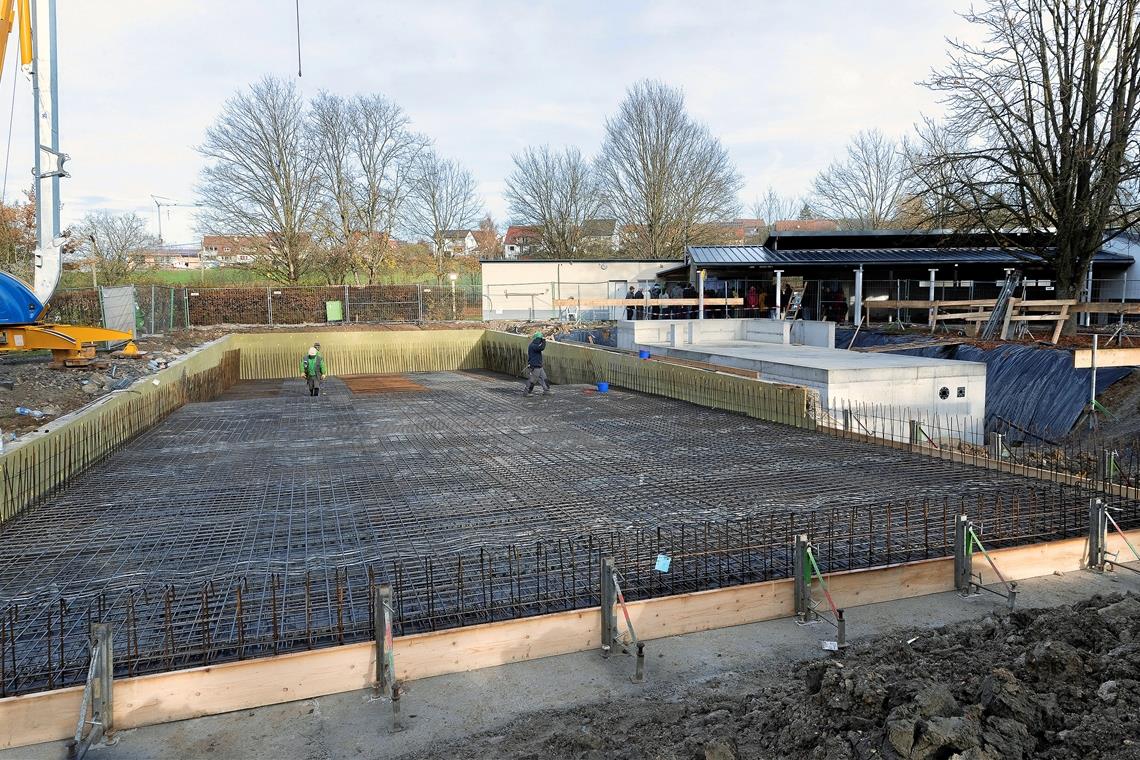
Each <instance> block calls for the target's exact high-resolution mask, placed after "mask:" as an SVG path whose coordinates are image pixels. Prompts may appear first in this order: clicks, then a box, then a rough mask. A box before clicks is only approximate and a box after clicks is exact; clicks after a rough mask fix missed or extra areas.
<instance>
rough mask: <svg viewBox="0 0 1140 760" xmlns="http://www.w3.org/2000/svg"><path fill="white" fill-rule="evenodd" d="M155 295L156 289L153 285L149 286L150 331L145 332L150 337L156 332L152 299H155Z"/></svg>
mask: <svg viewBox="0 0 1140 760" xmlns="http://www.w3.org/2000/svg"><path fill="white" fill-rule="evenodd" d="M156 293H157V290H156V288H155V287H154V286H153V285H151V286H150V329H149V330H148V331H147V332H149V333H150V334H151V335H154V334H155V333H156V332H158V331H157V330H156V329H155V324H154V299H155V297H156Z"/></svg>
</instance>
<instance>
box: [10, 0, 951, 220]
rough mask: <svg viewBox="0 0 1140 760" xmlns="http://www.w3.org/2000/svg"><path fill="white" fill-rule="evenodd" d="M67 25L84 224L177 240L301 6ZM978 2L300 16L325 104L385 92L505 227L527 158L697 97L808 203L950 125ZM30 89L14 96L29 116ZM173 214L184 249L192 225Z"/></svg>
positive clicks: (65, 52)
mask: <svg viewBox="0 0 1140 760" xmlns="http://www.w3.org/2000/svg"><path fill="white" fill-rule="evenodd" d="M115 6H116V7H115V13H113V14H108V13H107V12H106V10H105V8H103V7H102V6H100V5H98V4H94V3H66V4H61V6H60V9H59V29H60V50H59V56H60V75H61V78H60V91H61V97H60V119H61V126H60V138H61V145H62V147H63V149H64V150H65V151H66V152H68V153H69V154H71V156H72V161H71V164H70V165H69V167H70V169H71V171H72V174H73V176H72V178H71V179H68V180H66V181H65V183H64V185H63V190H62V193H63V199H64V202H65V204H66V206H65V210H64V217H65V220H66V221H68V222H71V221H74V220H75V219H77V218H78V217H80V216H82V214H83V213H86V212H87V211H89V210H93V209H95V208H100V207H105V208H110V209H113V210H134V211H137V212H138V213H141V214H144V215H145V216H146V218H147V219H148V220H151V224H152V226H154V225H155V224H156V213H155V209H154V206H153V204H152V203H151V200H150V196H151V195H152V194H154V195H162V196H166V197H170V198H175V199H180V200H187V201H189V200H192V199H193V195H194V185H195V182H196V181H197V177H198V171H199V168H200V160H199V157H198V155H197V153H196V152H195V150H194V146H195V145H196V144H198V142H200V140H201V139H202V135H203V132H204V130H205V128H206V126H207V125H208V124H209V123H210V122H211V121H212V120H213V119H214V118H215V116H216V115H217V113H218V111H219V109H220V108H221V107H222V105H223V104H224V102H225V100H226V99H227V98H228V97H230V96H231V95H232V94H233V93H234V92H236V91H238V90H241V89H243V88H245V87H247V86H248V85H249V83H251V82H253V81H255V80H257V79H258V78H260V77H261V76H263V75H265V74H274V75H278V76H285V77H288V76H292V75H295V73H296V65H297V61H296V57H297V48H296V29H295V26H294V17H293V6H292V4H291V3H232V2H224V1H223V0H164V2H161V3H156V2H151V1H150V0H121V1H120V2H118V3H116V4H115ZM964 8H965V0H931V2H925V3H909V4H900V3H897V2H893V1H892V0H865V2H860V3H849V2H843V1H842V0H816V1H815V2H810V3H785V2H774V1H772V2H763V3H740V2H730V1H729V0H710V1H709V2H705V3H700V4H695V3H692V2H691V1H690V0H677V1H675V2H674V1H673V0H631V1H630V2H613V0H606V1H604V2H602V1H600V0H584V1H583V2H578V3H534V2H524V1H523V0H424V1H423V2H416V3H357V2H349V0H323V1H322V2H320V3H318V2H315V0H301V13H302V28H301V53H302V63H303V68H304V76H303V77H302V78H301V79H300V80H299V85H300V87H301V90H302V92H303V93H304V94H305V95H306V96H311V95H315V94H316V93H317V92H319V91H320V90H330V91H334V92H340V93H344V94H351V93H357V92H380V93H382V94H384V95H386V96H387V97H389V98H391V99H392V100H394V101H395V102H397V103H399V104H400V105H401V106H403V107H404V109H405V110H406V111H407V112H408V114H409V115H410V116H411V118H412V119H413V120H414V126H415V128H416V129H419V130H421V131H423V132H425V133H427V134H428V135H429V136H430V137H431V138H432V139H433V140H434V142H435V144H436V146H437V149H438V150H439V151H441V152H442V153H444V154H445V155H447V156H448V157H449V158H453V159H457V160H459V161H461V162H462V163H464V164H465V165H466V166H467V167H468V168H470V169H471V170H472V172H473V173H474V174H475V176H476V177H477V179H478V180H479V187H480V191H481V192H482V193H483V194H484V196H485V198H486V203H487V206H488V208H489V209H490V210H491V211H492V212H493V213H494V214H495V216H496V218H498V219H505V215H506V204H505V202H504V201H503V199H502V191H503V187H504V184H503V181H504V178H505V177H506V176H507V175H508V174H509V172H510V168H511V164H510V156H511V154H512V153H514V152H517V151H518V150H520V149H521V148H522V147H524V146H526V145H532V144H543V143H547V144H550V145H553V146H561V145H566V144H576V145H578V146H579V147H580V148H581V149H582V150H583V152H584V153H586V154H587V155H593V154H594V153H595V152H596V151H597V149H598V147H599V145H600V142H601V140H602V135H603V124H604V120H605V118H606V116H607V115H609V114H611V113H613V112H614V110H615V109H616V108H617V106H618V104H619V103H620V102H621V99H622V98H623V96H624V94H625V91H626V88H627V87H628V86H629V85H630V84H632V83H633V82H635V81H636V80H638V79H640V78H644V77H650V78H657V79H661V80H664V81H666V82H669V83H670V84H673V85H676V86H679V87H682V88H683V89H684V91H685V94H686V99H687V103H688V106H689V108H690V111H691V112H692V114H693V116H694V117H695V118H697V119H699V120H701V121H702V122H704V123H705V124H707V125H708V126H709V128H710V129H711V130H712V131H713V132H714V133H715V134H717V135H719V136H720V137H721V139H722V140H723V142H724V143H725V145H726V146H727V147H728V149H729V151H730V152H731V154H732V156H733V158H734V159H735V161H736V162H737V164H738V166H739V168H740V170H741V172H742V173H743V174H744V176H745V179H746V184H745V189H744V192H743V193H742V196H743V199H744V200H745V201H749V200H751V198H752V197H753V196H754V195H757V194H759V193H761V192H763V190H764V188H765V187H766V186H767V185H768V184H772V185H774V186H776V187H777V188H778V189H780V190H781V191H783V192H785V193H788V194H798V193H801V192H803V191H804V190H806V188H807V186H808V184H809V183H810V179H811V177H812V176H813V175H814V174H815V172H817V171H818V170H819V169H820V168H822V167H823V166H824V165H826V163H827V162H828V161H829V160H830V159H831V157H833V156H834V155H835V154H836V153H837V152H838V151H840V150H841V149H842V147H843V144H844V143H845V142H846V140H847V138H848V137H849V136H850V135H851V134H853V133H854V132H856V131H858V130H859V129H865V128H869V127H879V128H881V129H883V131H885V132H887V133H892V134H900V133H902V132H904V131H906V130H907V129H909V127H910V126H911V124H912V123H913V122H914V121H916V120H917V118H918V116H919V114H920V112H922V111H930V110H933V109H936V108H937V104H936V103H935V101H934V100H933V98H932V97H931V95H930V94H929V93H928V92H927V91H925V90H923V89H922V88H921V87H918V86H916V85H915V84H914V83H915V82H916V81H918V80H920V79H922V78H923V77H924V76H926V74H927V72H928V71H929V70H930V69H931V67H933V66H935V65H938V64H940V63H941V62H942V61H943V60H944V57H945V56H944V52H943V51H944V50H945V45H944V43H943V37H944V36H946V35H952V36H954V35H961V34H962V33H963V30H964V25H963V24H962V22H961V21H960V19H958V18H957V17H956V16H955V15H954V12H955V11H956V10H963V9H964ZM12 76H13V73H12V70H11V69H9V71H8V72H7V73H6V74H5V76H4V78H3V79H0V100H3V99H5V98H7V97H9V96H10V92H11V90H10V87H11V83H12ZM17 87H18V89H17V96H16V97H17V100H16V103H17V106H16V109H15V112H14V114H13V115H14V119H15V127H16V128H15V130H14V134H13V137H12V152H11V159H10V162H9V166H8V169H9V172H8V174H9V179H8V192H9V195H11V194H12V192H13V188H15V187H19V186H21V185H22V184H25V183H26V179H25V178H26V177H27V176H28V174H27V173H28V170H29V168H30V165H31V156H32V152H31V129H30V127H31V104H30V100H31V95H30V88H29V87H28V86H27V82H26V81H25V80H24V79H23V77H21V78H20V81H18V82H17ZM169 214H170V218H169V220H168V218H167V216H166V213H165V212H164V216H163V233H164V236H166V237H167V238H168V239H179V240H192V239H194V237H195V232H194V229H193V219H192V214H190V213H189V212H188V210H178V209H171V210H170V211H169Z"/></svg>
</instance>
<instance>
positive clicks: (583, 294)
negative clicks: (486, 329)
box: [482, 261, 681, 320]
mask: <svg viewBox="0 0 1140 760" xmlns="http://www.w3.org/2000/svg"><path fill="white" fill-rule="evenodd" d="M680 263H681V262H680V261H484V262H482V275H483V319H485V320H488V319H557V318H558V317H560V316H566V315H567V314H568V313H574V314H576V315H578V316H580V317H581V318H583V319H590V320H596V319H622V318H624V317H625V312H624V310H623V309H620V308H608V307H587V308H585V309H572V310H563V313H562V314H559V312H558V310H557V309H556V308H555V307H554V300H555V299H558V298H576V299H579V300H582V299H597V298H611V297H612V294H613V289H615V288H617V287H620V288H621V292H622V296H624V295H625V291H626V290H627V289H628V286H629V285H633V286H634V288H637V287H640V286H641V285H643V284H646V283H652V282H653V281H654V280H656V278H657V274H658V272H660V271H661V270H663V269H668V268H671V267H674V266H676V265H678V264H680Z"/></svg>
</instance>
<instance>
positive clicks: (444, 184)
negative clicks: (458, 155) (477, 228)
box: [408, 150, 483, 282]
mask: <svg viewBox="0 0 1140 760" xmlns="http://www.w3.org/2000/svg"><path fill="white" fill-rule="evenodd" d="M408 206H409V215H408V221H409V225H410V227H411V229H412V230H413V231H414V232H416V233H417V234H419V235H420V236H421V237H423V238H424V239H426V240H428V241H429V242H430V243H431V245H432V248H433V249H434V253H435V261H436V267H435V279H436V282H442V281H443V276H444V274H446V273H447V272H448V271H450V270H449V268H448V263H449V261H450V259H451V257H452V252H451V251H450V250H449V248H448V243H447V236H446V234H445V233H447V232H451V231H457V230H465V229H469V228H470V227H472V226H474V225H475V223H476V222H477V221H478V219H479V216H480V214H481V213H482V211H483V206H482V203H480V201H479V196H478V193H477V192H476V189H475V178H474V177H473V176H471V172H469V171H467V170H466V169H464V168H463V167H462V166H460V165H459V164H458V163H456V162H454V161H449V160H447V159H444V158H440V157H439V156H438V155H436V154H435V152H434V151H431V150H425V151H423V152H422V153H421V154H420V157H419V160H418V161H417V170H416V173H415V176H414V178H413V179H412V180H411V182H410V190H409V204H408Z"/></svg>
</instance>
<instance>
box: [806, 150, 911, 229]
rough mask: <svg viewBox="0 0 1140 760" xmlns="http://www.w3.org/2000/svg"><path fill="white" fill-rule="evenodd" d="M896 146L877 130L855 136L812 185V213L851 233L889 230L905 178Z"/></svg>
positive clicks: (906, 172)
mask: <svg viewBox="0 0 1140 760" xmlns="http://www.w3.org/2000/svg"><path fill="white" fill-rule="evenodd" d="M909 169H910V165H909V163H908V161H907V160H906V156H905V154H904V152H903V150H902V149H901V146H900V145H899V144H898V143H896V142H895V141H894V140H891V139H889V138H887V137H886V136H884V135H883V133H882V132H880V131H879V130H877V129H872V130H868V131H864V132H859V133H857V134H856V135H855V136H854V137H853V138H851V142H850V143H848V145H847V155H846V156H845V157H844V158H842V159H837V160H835V161H833V162H832V163H831V165H829V166H828V167H827V168H826V169H824V170H823V171H821V172H820V173H819V174H817V175H816V177H815V179H814V180H813V181H812V191H813V193H814V200H815V207H814V210H815V211H816V212H817V213H820V214H822V215H823V216H824V217H825V218H828V219H834V220H835V221H837V222H839V223H840V224H842V225H844V226H848V227H852V228H854V229H864V230H879V229H885V228H888V227H893V226H895V224H896V217H897V216H898V212H899V203H900V201H901V200H902V199H903V196H904V193H905V191H906V188H907V183H908V182H909V179H910V171H909Z"/></svg>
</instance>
